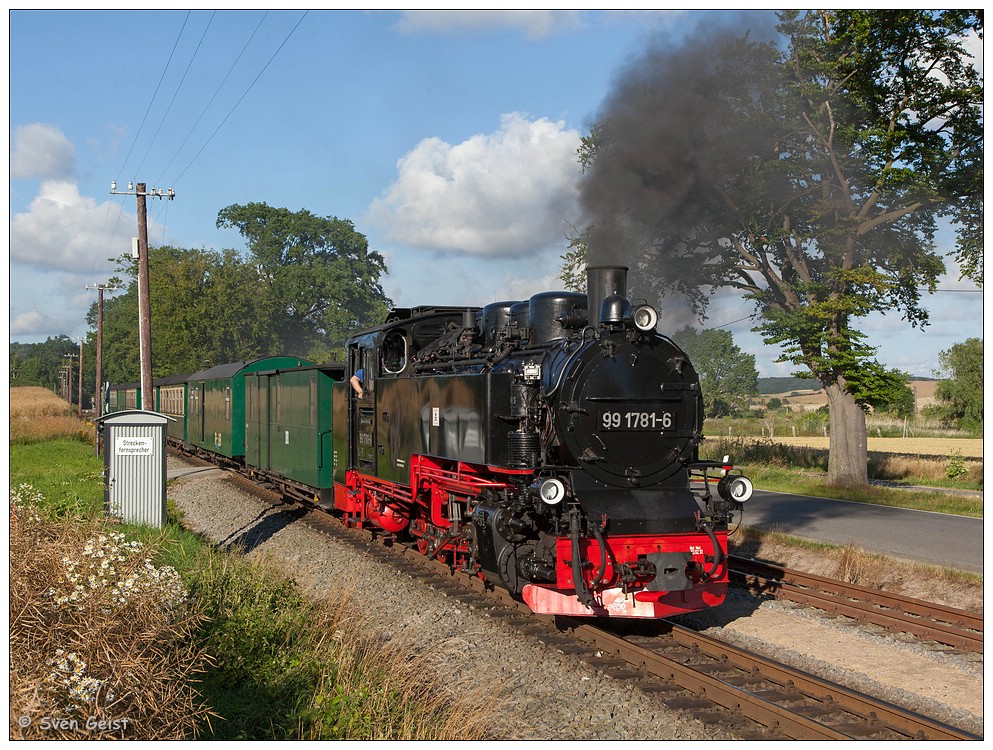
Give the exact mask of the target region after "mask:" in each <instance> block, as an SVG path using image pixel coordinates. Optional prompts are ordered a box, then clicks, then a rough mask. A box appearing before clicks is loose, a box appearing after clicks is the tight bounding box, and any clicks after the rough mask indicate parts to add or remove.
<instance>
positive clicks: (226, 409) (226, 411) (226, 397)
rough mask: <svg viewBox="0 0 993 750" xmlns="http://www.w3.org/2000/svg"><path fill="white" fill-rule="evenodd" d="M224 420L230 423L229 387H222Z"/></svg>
mask: <svg viewBox="0 0 993 750" xmlns="http://www.w3.org/2000/svg"><path fill="white" fill-rule="evenodd" d="M224 419H225V420H227V421H228V422H230V421H231V386H229V385H228V386H225V387H224Z"/></svg>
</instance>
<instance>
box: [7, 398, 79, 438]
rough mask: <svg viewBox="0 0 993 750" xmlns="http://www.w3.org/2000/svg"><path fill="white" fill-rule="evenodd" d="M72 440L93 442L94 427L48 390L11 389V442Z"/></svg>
mask: <svg viewBox="0 0 993 750" xmlns="http://www.w3.org/2000/svg"><path fill="white" fill-rule="evenodd" d="M59 438H69V439H72V440H82V441H84V442H92V441H93V438H94V427H93V424H92V423H90V422H86V421H84V420H82V419H80V418H79V417H77V416H76V414H75V409H73V407H72V406H70V405H69V404H68V403H67V402H66V401H63V400H62V399H61V398H59V397H58V396H56V395H55V394H54V393H52V392H51V391H50V390H48V389H47V388H39V387H33V386H27V387H21V388H11V389H10V441H11V442H12V443H36V442H40V441H43V440H57V439H59Z"/></svg>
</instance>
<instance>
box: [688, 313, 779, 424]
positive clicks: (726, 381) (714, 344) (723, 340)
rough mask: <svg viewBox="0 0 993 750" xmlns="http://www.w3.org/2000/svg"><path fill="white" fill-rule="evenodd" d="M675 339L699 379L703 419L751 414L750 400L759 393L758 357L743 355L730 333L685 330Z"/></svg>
mask: <svg viewBox="0 0 993 750" xmlns="http://www.w3.org/2000/svg"><path fill="white" fill-rule="evenodd" d="M672 339H673V341H675V342H676V343H677V344H679V346H680V347H681V348H682V349H683V351H685V352H686V353H687V354H688V355H689V358H690V361H691V362H692V363H693V367H694V368H696V371H697V374H698V375H699V376H700V389H701V390H702V391H703V405H704V416H706V417H728V416H738V415H740V414H742V413H743V412H747V411H748V403H749V400H750V399H751V397H752V396H754V395H756V394H757V393H758V390H759V383H758V378H759V374H758V370H756V369H755V355H754V354H746V353H745V352H743V351H742V350H741V348H740V347H738V346H737V345H736V344H735V343H734V338H733V337H732V336H731V332H730V331H724V330H721V329H717V328H708V329H705V330H703V331H697V330H696V329H695V328H691V327H689V326H686V327H685V328H682V329H680V330H678V331H676V333H674V334H673V336H672Z"/></svg>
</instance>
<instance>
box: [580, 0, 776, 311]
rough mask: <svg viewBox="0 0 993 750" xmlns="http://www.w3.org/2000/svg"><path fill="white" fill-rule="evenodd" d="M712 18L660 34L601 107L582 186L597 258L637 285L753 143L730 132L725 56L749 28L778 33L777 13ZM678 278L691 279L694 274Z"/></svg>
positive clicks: (686, 283)
mask: <svg viewBox="0 0 993 750" xmlns="http://www.w3.org/2000/svg"><path fill="white" fill-rule="evenodd" d="M717 18H721V19H724V20H725V23H724V24H722V26H721V28H714V26H713V23H712V22H713V20H715V19H717ZM706 20H707V21H709V22H710V23H702V24H700V25H699V26H698V27H697V28H695V29H694V30H692V31H690V32H689V33H688V34H687V35H686V37H685V40H684V41H683V42H682V43H680V44H675V45H673V44H671V43H668V42H665V41H663V40H661V39H657V40H654V41H653V43H652V44H651V45H650V46H649V47H648V48H647V49H646V50H645V51H644V52H643V53H642V54H641V55H640V56H639V57H637V58H636V59H634V60H633V61H632V62H631V63H630V64H629V65H628V66H627V67H626V68H625V69H624V70H623V71H621V74H620V76H619V77H618V79H617V81H616V83H615V85H614V88H613V90H612V92H611V93H610V94H609V95H608V97H607V98H606V100H605V101H604V103H603V105H602V106H601V109H600V111H599V112H598V113H597V115H596V129H597V131H598V133H599V137H600V142H599V146H598V150H597V154H596V158H595V159H594V160H593V162H592V164H591V166H590V168H589V170H588V171H587V173H586V175H585V176H584V180H583V184H582V186H581V195H580V201H581V205H582V208H583V211H584V219H585V224H586V226H587V228H588V230H589V234H588V243H589V245H588V247H589V261H590V264H591V265H600V264H623V265H627V266H629V267H630V268H631V272H632V282H633V283H632V287H633V288H632V291H641V292H644V291H646V290H645V289H644V287H643V286H641V287H640V288H639V284H638V278H639V276H640V274H639V273H638V270H637V269H638V267H639V265H642V264H644V262H645V258H646V248H649V247H650V246H651V245H652V244H653V243H655V242H657V240H658V238H659V237H660V235H663V234H666V233H669V234H679V235H681V236H682V235H687V234H693V233H694V232H695V231H698V230H700V229H701V228H702V227H705V226H706V224H707V222H708V215H709V213H710V211H711V209H712V208H713V206H711V205H708V203H707V202H706V201H701V200H700V196H701V194H702V191H701V190H699V188H700V186H701V185H703V184H705V183H706V182H707V181H709V180H712V178H713V175H715V174H717V173H718V171H719V170H720V169H722V168H726V167H727V166H728V164H729V163H730V162H734V161H735V160H737V159H739V158H741V155H742V154H743V153H744V150H745V148H746V146H747V145H748V144H747V143H742V142H741V140H740V139H727V138H721V137H720V134H721V133H723V132H731V131H733V127H732V128H729V127H728V123H729V118H730V117H731V113H730V112H729V106H728V102H727V97H726V94H725V93H724V92H726V84H727V79H726V76H724V75H722V74H720V70H719V68H715V65H717V61H718V53H720V52H721V51H722V50H724V49H725V48H726V46H727V45H729V44H732V43H733V42H734V41H735V40H740V39H742V38H743V37H744V36H745V34H746V31H747V32H748V33H749V38H750V39H753V40H754V39H756V38H757V36H761V37H763V38H764V39H766V40H768V39H770V38H771V36H772V31H773V26H774V24H775V16H774V15H773V14H771V13H767V12H763V13H743V14H737V15H735V16H734V18H733V19H727V16H726V14H717V13H711V14H708V15H707V17H706ZM715 70H716V71H717V73H718V74H717V75H715ZM744 85H747V82H746V83H745V84H744ZM655 270H656V271H657V270H658V269H655ZM677 286H679V287H682V288H684V289H685V288H687V287H691V286H693V280H692V279H687V280H683V281H682V282H681V283H680V284H678V285H677ZM641 296H645V297H649V298H650V297H651V296H652V295H649V294H643V295H641ZM685 322H689V321H688V320H687V321H685ZM671 323H672V320H671V319H670V324H671Z"/></svg>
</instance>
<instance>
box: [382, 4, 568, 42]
mask: <svg viewBox="0 0 993 750" xmlns="http://www.w3.org/2000/svg"><path fill="white" fill-rule="evenodd" d="M581 24H582V14H581V13H580V12H579V11H575V10H428V11H425V10H415V11H406V12H405V13H404V14H403V17H402V18H401V20H400V21H399V22H398V23H397V24H396V29H397V30H398V31H401V32H403V33H406V34H417V33H425V32H426V33H431V34H461V33H464V32H476V31H491V30H502V29H516V30H518V31H520V32H522V33H523V34H524V37H525V38H526V39H529V40H532V41H533V40H535V39H542V38H544V37H547V36H550V35H551V34H554V33H557V32H563V31H572V30H573V29H575V28H578V27H579V26H580V25H581Z"/></svg>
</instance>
